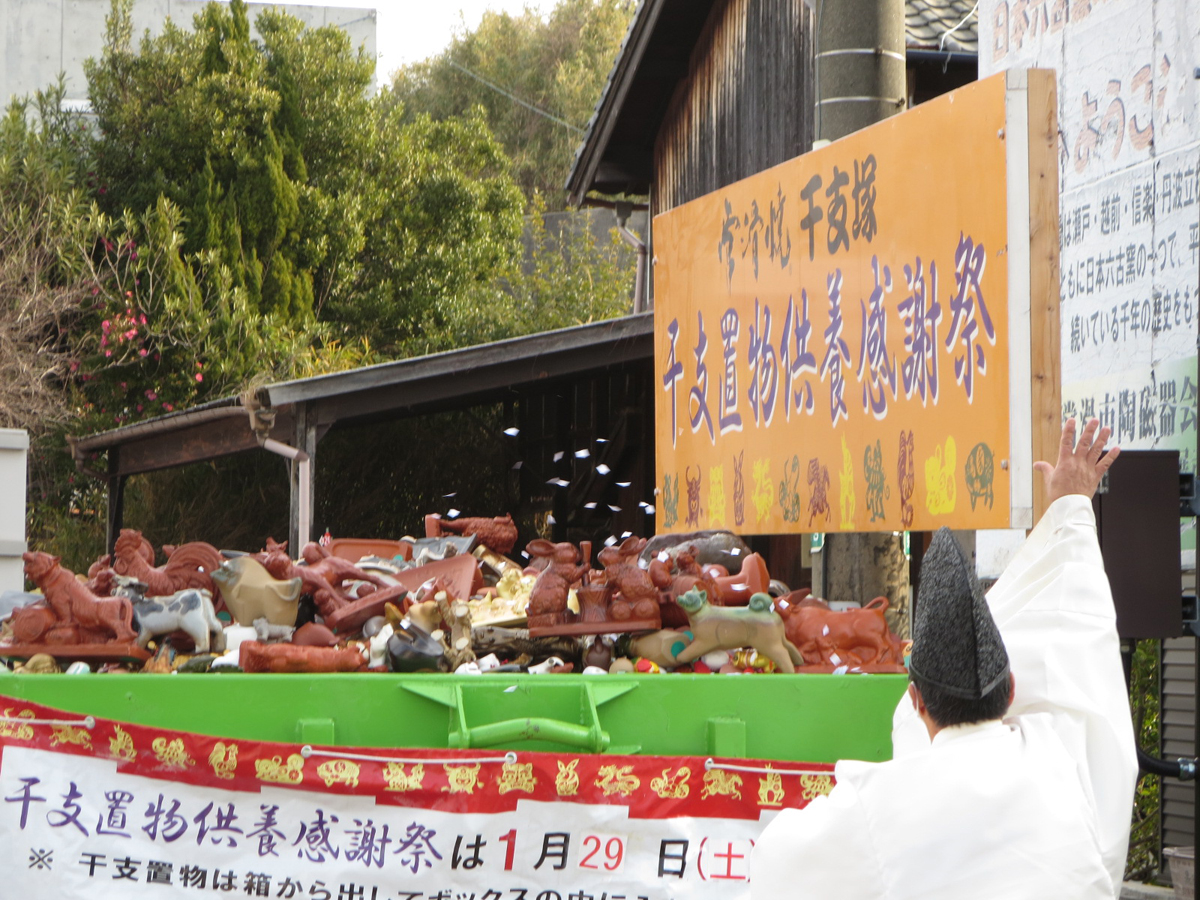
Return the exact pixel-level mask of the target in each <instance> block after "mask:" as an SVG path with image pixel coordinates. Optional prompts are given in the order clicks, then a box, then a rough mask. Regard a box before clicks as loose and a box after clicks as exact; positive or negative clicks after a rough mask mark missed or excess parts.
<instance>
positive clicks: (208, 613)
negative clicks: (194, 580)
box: [115, 575, 225, 653]
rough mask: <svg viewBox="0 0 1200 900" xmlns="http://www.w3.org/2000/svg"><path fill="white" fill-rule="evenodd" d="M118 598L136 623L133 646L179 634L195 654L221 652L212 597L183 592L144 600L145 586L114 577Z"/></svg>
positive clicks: (221, 638)
mask: <svg viewBox="0 0 1200 900" xmlns="http://www.w3.org/2000/svg"><path fill="white" fill-rule="evenodd" d="M115 578H116V582H117V591H118V592H119V593H118V596H123V597H128V598H129V600H130V602H131V603H132V604H133V615H134V619H135V621H136V622H137V626H138V634H137V644H138V646H139V647H143V648H144V647H145V646H146V645H147V644H148V643H150V639H151V638H154V637H158V636H160V635H164V634H170V633H171V632H172V631H182V632H184V634H186V635H187V636H188V637H190V638H191V639H192V641H193V642H194V643H195V645H196V652H197V653H208V652H209V650H213V651H215V652H217V653H224V652H225V629H224V626H223V625H222V624H221V620H220V619H218V618H217V613H216V611H215V610H214V609H213V603H212V594H210V593H209V592H208V591H202V590H197V589H196V588H186V589H184V590H182V591H176V592H175V593H174V594H172V595H171V596H170V597H147V596H146V595H145V590H146V585H145V584H143V583H142V582H140V581H138V580H137V579H135V578H131V577H129V576H128V575H117V576H115Z"/></svg>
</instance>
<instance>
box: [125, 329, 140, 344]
mask: <svg viewBox="0 0 1200 900" xmlns="http://www.w3.org/2000/svg"><path fill="white" fill-rule="evenodd" d="M137 333H138V330H137V329H136V328H130V329H129V330H128V331H127V332H125V340H127V341H132V340H133V339H134V338H135V337H137Z"/></svg>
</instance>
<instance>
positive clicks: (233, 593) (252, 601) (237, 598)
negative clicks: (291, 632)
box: [212, 556, 301, 625]
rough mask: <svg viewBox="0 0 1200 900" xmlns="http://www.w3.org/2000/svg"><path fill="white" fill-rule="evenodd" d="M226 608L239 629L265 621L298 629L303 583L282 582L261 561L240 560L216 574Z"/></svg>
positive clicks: (214, 579)
mask: <svg viewBox="0 0 1200 900" xmlns="http://www.w3.org/2000/svg"><path fill="white" fill-rule="evenodd" d="M212 580H213V581H214V582H215V583H216V584H217V586H218V587H219V588H220V590H221V596H222V597H223V598H224V599H225V605H226V606H227V607H229V611H230V613H232V615H233V618H234V619H235V620H236V621H237V623H238V624H239V625H250V624H251V623H253V622H254V620H255V619H258V618H263V617H265V618H266V619H267V621H269V622H270V623H271V624H272V625H295V624H296V613H297V610H298V604H297V602H296V601H297V599H298V598H299V597H300V584H301V583H300V579H299V578H290V579H288V580H286V581H280V580H278V579H275V578H272V577H271V573H270V572H268V571H267V569H266V567H265V566H264V565H263V564H262V563H260V562H259V561H258V560H256V559H254V558H252V557H249V556H239V557H236V558H235V559H231V560H228V561H227V562H225V563H222V564H221V566H220V567H218V568H217V569H216V570H215V571H214V572H213V573H212Z"/></svg>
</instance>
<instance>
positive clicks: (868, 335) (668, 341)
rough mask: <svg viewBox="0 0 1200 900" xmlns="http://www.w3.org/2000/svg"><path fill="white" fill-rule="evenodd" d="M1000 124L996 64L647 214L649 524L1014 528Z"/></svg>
mask: <svg viewBox="0 0 1200 900" xmlns="http://www.w3.org/2000/svg"><path fill="white" fill-rule="evenodd" d="M1004 121H1005V120H1004V83H1003V80H1002V77H1001V78H996V79H990V80H988V81H985V82H981V83H978V84H976V85H973V86H971V87H969V88H966V89H963V90H962V91H958V92H955V94H953V95H950V96H948V97H944V98H940V99H939V100H936V101H932V102H930V103H927V104H925V105H923V106H921V107H918V108H917V109H914V110H912V111H910V112H908V113H905V114H903V115H902V116H898V117H895V118H893V119H890V120H888V121H886V122H883V123H880V124H879V125H876V126H874V127H872V128H869V129H866V130H864V131H862V132H859V133H857V134H855V135H851V136H850V137H848V138H845V139H843V140H841V141H838V142H836V143H834V144H832V145H830V146H827V147H825V148H822V149H820V150H817V151H814V152H812V153H809V154H806V155H805V156H803V157H798V158H796V159H793V160H791V161H789V162H786V163H784V164H782V165H779V166H776V167H775V168H773V169H769V170H767V171H765V172H762V173H759V174H758V175H755V176H752V177H750V178H747V179H745V180H744V181H740V182H737V183H736V184H732V185H730V186H728V187H726V188H722V189H720V190H718V191H715V192H713V193H712V194H709V195H707V196H704V197H701V198H699V199H698V200H695V201H692V202H691V203H688V204H685V205H683V206H680V207H678V208H676V209H674V210H671V211H669V212H667V213H664V214H663V215H661V216H659V217H657V218H656V219H655V221H654V242H655V257H656V265H655V309H656V312H655V316H656V318H655V345H656V347H655V366H656V376H657V385H658V397H659V399H658V404H657V426H656V428H657V434H656V438H657V457H658V487H659V489H660V496H659V498H658V503H657V510H658V525H659V528H660V530H663V531H684V530H692V529H696V528H728V529H731V530H734V531H738V532H743V533H782V532H806V531H833V530H854V531H890V530H901V529H916V530H923V529H928V528H936V527H938V526H940V525H950V526H953V527H969V528H998V527H1007V525H1008V524H1009V504H1008V497H1009V491H1008V487H1009V484H1008V472H1007V467H1006V466H1005V465H1004V463H1005V461H1006V460H1007V457H1008V447H1009V427H1008V410H1009V380H1008V335H1007V326H1008V271H1007V258H1006V249H1007V248H1006V244H1007V214H1006V170H1005V149H1004V136H1003V130H1004ZM681 486H682V490H681Z"/></svg>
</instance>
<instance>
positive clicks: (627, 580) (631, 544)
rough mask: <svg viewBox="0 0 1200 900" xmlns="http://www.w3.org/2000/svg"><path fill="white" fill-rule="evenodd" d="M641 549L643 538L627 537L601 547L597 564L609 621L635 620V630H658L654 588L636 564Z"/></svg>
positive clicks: (643, 571)
mask: <svg viewBox="0 0 1200 900" xmlns="http://www.w3.org/2000/svg"><path fill="white" fill-rule="evenodd" d="M645 547H646V539H645V538H639V537H628V538H626V539H625V540H624V541H622V542H621V543H620V544H613V545H612V546H611V547H605V548H604V549H603V550H601V551H600V555H599V559H600V564H601V565H602V566H604V577H605V584H606V585H607V588H608V597H609V603H608V608H609V614H610V616H611V618H613V619H615V620H616V621H618V622H621V621H631V620H636V621H637V622H638V625H637V630H639V631H650V630H657V629H659V628H661V627H662V618H661V613H660V612H659V609H658V605H659V595H658V588H656V587H655V586H654V583H653V582H652V581H651V580H650V575H649V574H648V573H647V572H646V570H645V569H643V568H641V566H639V565H638V555H639V554H640V553H641V552H642V550H643V549H645ZM623 630H626V629H623ZM627 630H632V629H627Z"/></svg>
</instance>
